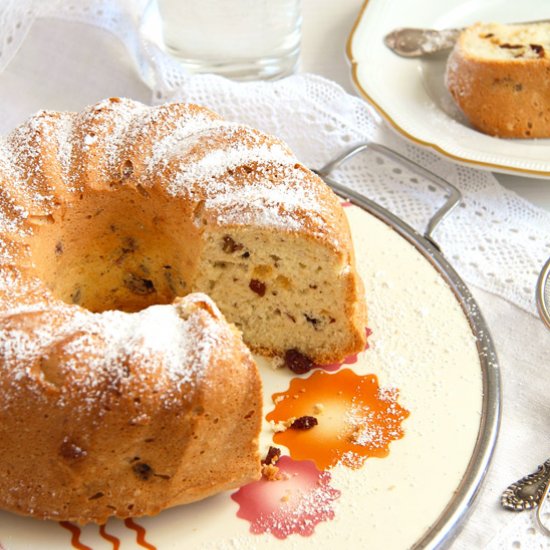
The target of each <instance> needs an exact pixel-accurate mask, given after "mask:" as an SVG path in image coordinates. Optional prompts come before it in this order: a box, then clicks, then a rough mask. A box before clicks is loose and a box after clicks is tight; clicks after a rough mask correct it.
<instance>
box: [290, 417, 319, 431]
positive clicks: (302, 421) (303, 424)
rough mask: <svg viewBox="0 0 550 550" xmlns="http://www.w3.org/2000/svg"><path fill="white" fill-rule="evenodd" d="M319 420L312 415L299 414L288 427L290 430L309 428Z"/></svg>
mask: <svg viewBox="0 0 550 550" xmlns="http://www.w3.org/2000/svg"><path fill="white" fill-rule="evenodd" d="M317 424H319V421H318V420H317V419H316V418H315V417H314V416H300V417H299V418H297V419H296V420H295V421H294V422H293V423H292V424H291V425H290V426H289V428H290V429H291V430H311V428H313V427H315V426H317Z"/></svg>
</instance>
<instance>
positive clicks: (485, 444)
mask: <svg viewBox="0 0 550 550" xmlns="http://www.w3.org/2000/svg"><path fill="white" fill-rule="evenodd" d="M363 151H375V152H377V153H379V154H382V155H384V156H386V157H389V158H390V159H392V160H393V161H395V162H396V163H398V164H401V165H402V166H405V167H406V168H408V169H409V170H411V171H413V172H415V173H416V174H418V175H420V176H422V177H425V178H427V179H429V180H430V181H431V182H433V183H434V184H435V185H437V186H438V187H440V188H441V189H442V190H443V191H444V192H445V193H446V194H447V198H446V201H445V203H444V204H443V205H442V206H441V208H440V209H439V210H438V211H437V212H436V213H435V214H434V216H433V217H432V218H431V219H430V220H429V221H428V223H427V226H426V230H425V232H424V234H423V235H421V234H419V233H418V232H417V231H416V230H415V229H413V228H412V227H411V226H410V225H408V224H407V223H406V222H404V221H403V220H401V219H400V218H398V217H397V216H395V215H394V214H392V213H391V212H389V211H388V210H386V209H385V208H383V207H381V206H379V205H378V204H376V203H375V202H373V201H371V200H369V199H368V198H366V197H364V196H363V195H361V194H359V193H357V192H355V191H353V190H352V189H349V188H348V187H346V186H344V185H341V184H340V183H338V181H337V180H336V179H335V177H334V175H333V174H334V172H335V171H336V170H337V169H338V168H339V167H340V166H342V165H343V164H345V163H346V162H347V161H348V160H350V159H351V158H353V157H354V156H356V155H357V154H360V153H361V152H363ZM315 172H316V173H317V174H318V175H319V176H320V177H321V178H323V180H324V181H325V182H326V183H327V184H328V185H329V186H330V187H332V189H333V190H334V191H335V192H336V193H337V194H338V195H340V196H342V197H343V198H345V199H347V200H349V201H350V202H351V203H353V204H356V205H357V206H359V207H361V208H363V209H364V210H366V211H367V212H369V213H370V214H372V215H373V216H375V217H376V218H378V219H380V220H381V221H383V222H384V223H386V224H387V225H388V226H390V227H391V228H392V229H393V230H395V231H397V233H398V234H399V235H400V236H402V237H403V238H404V239H406V240H407V241H408V242H409V243H410V244H412V245H413V246H414V247H415V248H416V249H417V250H418V252H420V254H422V256H424V257H425V258H426V259H427V260H428V261H429V262H430V263H431V264H432V265H433V267H434V268H435V269H436V270H437V271H438V272H439V274H440V275H441V277H442V278H443V280H444V281H445V282H446V283H447V284H448V285H449V287H450V288H451V289H452V290H453V292H454V294H455V296H456V299H457V301H458V303H459V304H460V306H461V307H462V310H463V311H464V314H465V316H466V318H467V320H468V322H469V324H470V327H471V330H472V332H473V334H474V336H475V338H476V345H477V350H478V354H479V360H480V363H481V369H482V373H481V374H482V388H483V396H482V411H481V421H480V426H479V432H478V436H477V440H476V444H475V447H474V450H473V453H472V457H471V459H470V462H469V464H468V466H467V468H466V471H465V473H464V476H463V477H462V480H461V482H460V484H459V486H458V488H457V490H456V492H455V494H454V496H453V497H452V498H451V500H450V501H449V502H448V504H447V506H446V507H445V508H444V510H443V511H442V512H441V514H440V516H439V517H438V518H437V520H436V521H435V522H434V523H433V524H432V525H431V526H430V527H429V528H428V530H427V531H426V532H425V534H424V535H423V536H422V537H421V538H420V540H418V541H417V542H416V543H415V544H414V546H413V548H414V549H418V548H430V549H432V548H434V549H435V548H437V549H442V548H448V547H449V545H450V544H451V542H452V540H453V538H454V537H455V536H456V534H457V533H458V530H459V527H460V524H461V522H463V521H464V519H465V517H466V516H467V515H468V513H469V511H470V510H471V507H472V504H473V502H474V499H475V497H476V495H477V493H478V491H479V489H480V487H481V484H482V481H483V479H484V477H485V475H486V473H487V470H488V468H489V464H490V461H491V457H492V455H493V451H494V448H495V444H496V441H497V434H498V429H499V426H500V411H501V384H500V369H499V366H498V360H497V355H496V352H495V348H494V344H493V340H492V338H491V335H490V333H489V330H488V328H487V325H486V323H485V320H484V319H483V315H482V314H481V311H480V309H479V306H478V305H477V303H476V301H475V299H474V298H473V296H472V294H471V292H470V291H469V290H468V287H467V286H466V285H465V283H464V282H463V281H462V279H461V278H460V277H459V276H458V274H457V272H456V271H455V270H454V269H453V267H452V266H451V264H450V263H449V262H448V261H447V259H446V258H445V256H444V255H443V253H442V252H441V250H440V248H439V245H438V244H437V243H436V241H435V240H434V238H433V233H434V231H435V229H436V227H437V225H438V224H439V223H440V222H441V221H442V220H443V219H444V218H445V217H446V216H447V215H449V214H450V212H451V211H452V210H453V209H454V208H455V207H456V206H457V205H458V204H459V203H460V200H461V198H462V195H461V193H460V191H459V190H458V189H457V188H456V187H454V186H453V185H452V184H450V183H449V182H447V181H446V180H444V179H443V178H440V177H439V176H437V175H436V174H434V173H433V172H430V171H429V170H426V169H425V168H423V167H422V166H420V165H419V164H416V163H415V162H413V161H411V160H409V159H407V158H406V157H404V156H402V155H400V154H399V153H397V152H395V151H393V150H391V149H389V148H387V147H385V146H384V145H381V144H379V143H373V142H365V143H362V144H360V145H357V146H355V147H353V148H352V149H350V150H349V151H346V152H345V153H343V154H342V155H341V156H339V157H338V158H337V159H336V160H334V161H332V162H330V163H329V164H327V165H326V166H324V167H323V168H321V169H319V170H316V171H315Z"/></svg>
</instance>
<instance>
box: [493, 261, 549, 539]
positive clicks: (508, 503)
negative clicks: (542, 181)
mask: <svg viewBox="0 0 550 550" xmlns="http://www.w3.org/2000/svg"><path fill="white" fill-rule="evenodd" d="M536 301H537V308H538V310H539V314H540V318H541V319H542V321H543V323H544V324H545V325H546V326H547V327H548V328H549V329H550V258H548V260H547V261H546V263H545V264H544V267H543V268H542V270H541V272H540V275H539V278H538V281H537V288H536ZM549 493H550V458H549V459H548V460H546V461H545V462H544V464H541V465H540V466H539V467H538V469H537V471H536V472H534V473H532V474H529V475H527V476H525V477H522V478H521V479H520V480H519V481H516V482H515V483H512V485H510V486H509V487H508V488H507V489H506V490H505V491H504V492H503V493H502V496H501V497H500V503H501V505H502V506H503V507H504V508H506V509H507V510H512V511H514V512H522V511H523V510H532V509H535V510H536V512H535V520H536V522H537V525H538V527H539V529H540V530H541V531H542V532H543V533H544V534H545V535H547V536H550V529H549V528H548V527H546V525H544V522H543V521H542V510H543V508H544V503H545V502H546V499H547V498H548V494H549Z"/></svg>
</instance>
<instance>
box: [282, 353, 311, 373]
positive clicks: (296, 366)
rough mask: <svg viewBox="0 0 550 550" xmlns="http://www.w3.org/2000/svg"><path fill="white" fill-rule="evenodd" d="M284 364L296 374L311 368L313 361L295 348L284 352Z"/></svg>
mask: <svg viewBox="0 0 550 550" xmlns="http://www.w3.org/2000/svg"><path fill="white" fill-rule="evenodd" d="M285 365H286V366H287V367H288V368H289V369H290V370H291V371H292V372H295V373H296V374H305V373H306V372H309V371H310V370H311V369H312V368H313V361H312V360H311V359H310V358H309V357H307V355H304V354H303V353H300V352H299V351H298V350H297V349H289V350H288V351H287V352H286V353H285Z"/></svg>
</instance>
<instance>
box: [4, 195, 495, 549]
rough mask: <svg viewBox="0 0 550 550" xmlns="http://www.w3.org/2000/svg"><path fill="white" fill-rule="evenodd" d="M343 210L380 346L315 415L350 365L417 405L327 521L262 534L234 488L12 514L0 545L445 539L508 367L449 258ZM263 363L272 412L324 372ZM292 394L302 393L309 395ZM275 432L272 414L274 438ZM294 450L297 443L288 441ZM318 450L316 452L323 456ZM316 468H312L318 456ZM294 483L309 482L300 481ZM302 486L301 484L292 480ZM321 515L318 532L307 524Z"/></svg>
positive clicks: (339, 476)
mask: <svg viewBox="0 0 550 550" xmlns="http://www.w3.org/2000/svg"><path fill="white" fill-rule="evenodd" d="M345 211H346V213H347V215H348V219H349V221H350V225H351V229H352V233H353V237H354V241H355V247H356V255H357V258H358V268H359V271H360V273H361V275H362V278H363V280H364V281H365V286H366V294H367V301H368V306H369V327H370V328H371V329H372V335H371V336H370V338H369V346H370V347H369V349H367V350H365V351H364V352H362V353H361V354H359V356H358V358H357V361H356V362H350V363H349V364H346V365H343V366H342V367H340V369H339V370H335V371H333V372H331V373H323V374H322V376H325V377H327V379H328V377H333V378H330V381H331V383H330V390H329V392H328V393H327V394H325V395H324V396H323V395H321V394H320V393H315V394H314V395H313V397H314V401H317V399H318V400H319V401H321V402H322V404H324V410H321V411H317V413H318V414H317V416H318V418H319V426H318V428H319V429H320V428H321V425H325V426H327V425H328V426H331V425H332V426H338V425H339V424H338V422H339V419H340V418H341V414H340V413H341V410H343V409H342V402H341V398H340V397H339V395H341V394H340V393H339V388H340V387H341V386H339V382H338V380H340V378H339V377H340V376H342V373H343V372H344V371H345V370H346V369H350V370H351V371H352V372H353V373H354V374H353V375H354V376H355V375H358V376H364V377H366V376H368V375H371V374H374V375H375V376H376V377H377V379H378V382H379V384H380V387H382V388H386V389H389V388H392V387H394V388H398V390H399V397H398V398H397V402H398V403H399V404H400V406H402V407H405V408H406V409H407V410H408V411H409V413H410V414H409V416H408V417H407V418H405V419H404V420H403V421H402V424H401V425H402V427H403V429H404V435H403V437H402V438H400V439H399V438H396V439H395V440H393V441H391V443H389V447H388V449H389V453H388V455H387V456H385V457H383V458H381V457H371V458H367V460H366V462H365V463H364V465H363V466H362V467H360V468H358V469H351V468H350V467H348V466H345V465H342V464H338V465H336V466H335V467H333V468H332V469H329V470H328V472H329V475H330V480H328V483H329V486H330V487H331V488H332V489H334V490H335V491H337V492H340V495H339V497H338V498H336V499H335V500H333V501H331V500H330V499H329V500H328V501H325V502H322V503H321V504H320V505H318V503H316V504H315V506H314V507H313V515H314V516H315V514H317V513H318V512H319V511H320V512H321V513H322V514H325V516H326V517H325V518H324V520H322V521H319V522H318V523H317V520H318V519H319V518H317V519H315V518H313V521H310V520H311V518H309V519H307V520H306V521H304V522H303V523H300V518H301V516H300V514H298V523H296V525H297V531H298V532H297V533H293V534H290V535H288V536H287V537H286V538H277V537H276V536H274V535H273V534H271V533H269V532H267V533H263V534H253V533H251V532H250V527H251V523H250V522H249V521H248V520H246V519H242V518H239V517H238V516H237V513H238V511H239V505H238V504H237V502H236V501H235V500H233V499H232V498H231V493H229V492H228V493H223V494H219V495H217V496H215V497H212V498H209V499H206V500H204V501H202V502H198V503H195V504H191V505H188V506H182V507H178V508H173V509H170V510H166V511H164V512H162V513H161V514H160V515H159V516H157V517H154V518H139V519H137V520H135V521H133V520H132V521H126V522H122V521H118V520H114V521H113V520H112V521H109V522H108V524H107V525H106V526H105V527H103V528H99V527H98V526H96V525H90V526H86V527H84V528H79V527H77V526H75V525H72V524H71V525H65V526H61V525H60V524H57V523H55V522H41V521H37V520H33V519H29V518H23V517H19V516H15V515H13V514H9V513H3V512H2V513H0V548H2V547H4V548H5V549H6V550H22V549H35V548H40V549H41V550H47V549H52V550H53V549H55V550H63V549H70V548H71V547H73V548H80V549H81V550H82V549H85V548H88V549H89V548H93V549H94V550H95V549H108V548H120V550H126V549H130V548H148V549H149V550H151V549H154V548H157V549H159V550H161V549H162V550H166V549H182V548H193V549H216V550H218V549H225V548H227V549H235V548H239V549H248V548H310V549H315V550H320V549H331V550H333V549H334V548H344V547H346V548H365V549H367V548H375V549H378V548H384V549H387V550H391V549H405V548H410V547H412V546H414V545H415V544H417V543H419V542H421V543H422V544H424V543H427V544H428V545H429V546H431V545H434V544H437V543H440V542H441V541H442V540H444V539H445V538H446V537H447V536H448V535H449V532H450V530H451V529H452V528H453V527H454V526H455V525H456V523H457V521H458V520H459V519H460V517H461V516H462V514H463V513H464V512H465V511H466V509H467V508H468V506H469V505H470V503H471V501H472V499H473V495H474V494H475V492H476V490H477V489H478V487H479V483H480V481H481V479H482V477H483V474H484V471H485V469H486V467H487V463H488V460H489V457H490V454H491V450H492V447H493V445H494V441H495V437H496V429H497V419H498V391H499V390H498V368H497V365H496V363H495V362H494V358H493V357H492V356H491V353H490V350H491V343H490V339H489V336H488V334H487V331H486V330H485V329H484V328H483V325H482V321H481V320H480V319H478V320H477V321H475V320H474V321H472V316H474V317H475V315H476V311H477V308H476V306H475V303H474V302H473V301H472V300H471V296H469V294H468V293H467V290H466V289H465V288H464V287H463V286H462V283H460V281H459V280H458V279H457V278H456V275H455V274H453V275H452V276H450V275H449V273H450V271H452V270H451V268H450V267H445V265H443V264H444V260H443V259H442V258H441V257H440V256H439V255H438V254H437V253H434V252H433V251H432V252H428V251H427V250H426V249H424V250H421V249H419V247H418V243H415V238H416V237H414V236H412V237H411V235H412V232H411V231H410V230H409V229H407V228H405V229H403V228H404V227H405V226H402V227H399V226H398V225H397V224H396V225H395V226H394V227H391V226H390V225H388V222H387V220H385V219H384V218H383V217H382V219H380V216H375V215H373V214H372V213H369V212H367V211H365V210H364V209H362V208H359V207H358V206H353V205H351V204H349V203H347V204H346V208H345ZM382 220H384V221H382ZM407 232H408V233H407ZM438 257H439V259H438ZM441 262H443V264H442V263H441ZM442 265H443V268H442ZM447 269H448V270H449V271H446V270H447ZM475 331H479V334H480V335H481V336H480V338H479V339H477V338H476V337H475V336H474V332H475ZM488 357H489V359H490V360H488ZM259 362H260V367H261V372H262V377H263V380H264V387H265V413H268V412H270V411H272V410H273V408H274V402H273V400H272V395H273V393H274V392H284V391H285V390H287V388H288V387H289V384H290V382H291V381H293V383H297V381H298V380H306V382H305V383H309V382H310V381H311V380H312V379H313V377H314V376H320V375H318V374H316V373H317V372H318V371H317V370H316V371H313V373H310V374H308V375H305V376H302V377H298V376H296V375H294V374H293V373H291V372H290V371H289V370H287V369H278V370H275V369H273V368H271V367H270V366H269V365H268V364H267V363H266V362H264V361H259ZM348 372H349V371H348ZM300 383H301V382H300ZM354 391H355V390H354ZM344 393H345V392H344ZM294 395H298V399H297V401H296V402H300V400H301V399H303V397H302V395H307V392H306V393H305V394H302V393H300V392H299V391H297V392H296V393H295V394H294V393H293V394H292V397H293V396H294ZM381 395H382V396H383V395H386V396H390V398H391V396H392V395H393V394H392V393H391V391H390V392H385V391H383V392H382V394H381ZM288 401H289V402H293V399H291V398H289V400H288ZM390 401H391V399H390ZM339 407H340V409H339ZM339 411H340V412H339ZM313 412H314V411H313ZM308 414H311V412H309V413H308ZM339 415H340V416H339ZM331 419H332V420H331ZM331 422H332V424H331ZM365 425H366V426H368V425H369V423H367V424H365ZM318 428H317V427H316V428H314V430H316V429H318ZM331 429H332V428H330V427H329V428H328V432H331ZM334 429H336V430H338V429H339V428H338V427H336V428H334ZM311 433H312V434H314V433H315V432H314V431H312V432H311ZM321 433H324V432H321ZM367 433H369V432H367ZM213 437H215V435H213ZM273 437H274V432H273V429H272V428H271V426H270V425H269V424H268V423H267V422H266V423H265V425H264V430H263V433H262V442H263V445H264V446H265V448H267V446H268V445H269V444H272V440H273ZM338 437H339V438H340V435H338ZM340 444H341V443H340V442H338V443H337V446H339V445H340ZM289 447H290V448H291V450H292V449H293V447H292V446H290V445H289ZM294 449H295V448H294ZM292 452H293V451H292ZM308 452H309V448H308ZM283 453H284V454H287V453H288V448H285V447H283ZM293 454H294V452H293ZM309 458H312V459H317V458H318V456H317V454H316V453H315V452H312V456H310V457H309ZM353 458H354V457H352V459H353ZM227 459H228V460H230V459H231V457H227ZM302 464H303V462H302ZM308 464H309V465H310V466H309V470H310V471H311V470H312V464H313V463H311V462H309V463H308ZM37 467H41V465H37ZM293 479H294V478H291V480H290V482H289V483H292V480H293ZM295 479H297V480H298V485H300V483H301V482H300V480H301V478H300V477H297V478H295ZM278 483H280V482H277V481H273V482H266V485H267V486H268V491H274V492H275V493H276V492H277V490H278V487H279V485H278ZM285 483H286V481H285ZM264 485H265V484H264ZM295 488H296V487H294V488H293V486H292V485H291V486H290V489H289V490H290V491H291V492H292V491H294V489H295ZM294 494H295V493H292V495H294ZM325 494H326V493H325ZM335 495H336V493H333V494H332V496H335ZM277 498H278V500H277ZM277 498H276V499H275V501H276V502H279V501H280V502H282V501H283V500H284V495H283V497H277ZM260 502H261V504H264V501H263V500H261V501H260ZM281 505H282V504H281ZM257 506H258V504H256V505H253V506H252V507H253V508H254V507H256V508H257ZM308 509H309V512H312V509H311V507H309V508H308V507H307V506H306V511H307V510H308ZM300 513H301V512H300ZM332 516H333V517H332ZM285 517H286V516H285ZM285 517H283V520H282V523H284V520H285ZM308 521H309V523H308ZM280 523H281V522H280ZM291 523H292V521H291ZM312 523H313V524H314V529H313V532H312V533H309V534H308V531H309V527H310V526H311V524H312ZM296 525H295V526H296ZM70 530H72V533H71V532H70ZM113 537H114V538H113ZM115 538H116V540H118V546H117V543H115Z"/></svg>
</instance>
